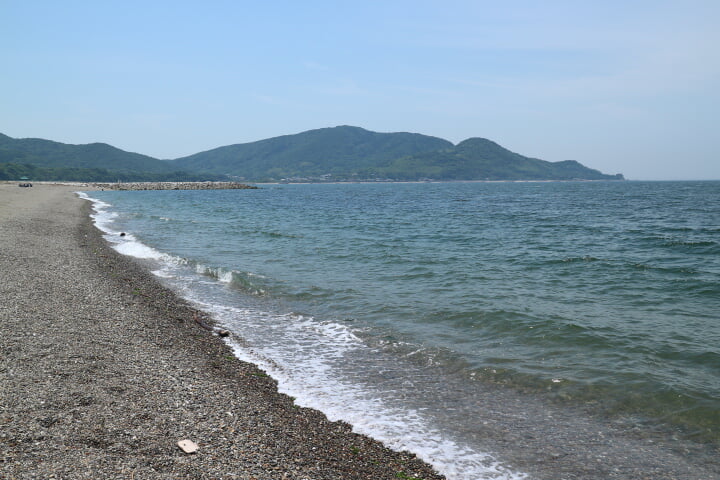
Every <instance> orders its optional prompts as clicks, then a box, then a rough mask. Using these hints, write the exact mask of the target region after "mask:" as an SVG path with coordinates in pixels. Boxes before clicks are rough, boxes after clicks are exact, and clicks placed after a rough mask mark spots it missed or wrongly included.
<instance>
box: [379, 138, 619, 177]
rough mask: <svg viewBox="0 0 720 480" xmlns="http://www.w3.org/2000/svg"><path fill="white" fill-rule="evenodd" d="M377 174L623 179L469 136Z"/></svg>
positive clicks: (395, 162) (386, 168) (398, 163)
mask: <svg viewBox="0 0 720 480" xmlns="http://www.w3.org/2000/svg"><path fill="white" fill-rule="evenodd" d="M377 174H378V175H383V176H387V177H392V178H397V179H399V180H413V179H417V178H421V177H426V178H432V179H436V180H622V179H623V177H622V175H605V174H603V173H600V172H599V171H597V170H593V169H591V168H588V167H585V166H583V165H581V164H580V163H578V162H576V161H574V160H565V161H562V162H548V161H545V160H539V159H536V158H528V157H525V156H522V155H520V154H517V153H514V152H511V151H510V150H507V149H505V148H503V147H501V146H500V145H498V144H497V143H495V142H493V141H491V140H487V139H485V138H470V139H468V140H464V141H462V142H460V143H459V144H458V145H457V146H455V147H452V148H449V149H445V150H441V151H436V152H425V153H421V154H418V155H413V156H410V157H406V158H400V159H397V160H395V161H393V162H392V163H391V164H390V165H388V166H386V167H382V168H379V169H377Z"/></svg>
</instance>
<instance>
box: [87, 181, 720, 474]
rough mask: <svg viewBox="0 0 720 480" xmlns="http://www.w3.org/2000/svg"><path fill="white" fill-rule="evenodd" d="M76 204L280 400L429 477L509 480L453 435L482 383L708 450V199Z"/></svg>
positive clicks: (172, 194)
mask: <svg viewBox="0 0 720 480" xmlns="http://www.w3.org/2000/svg"><path fill="white" fill-rule="evenodd" d="M89 195H90V196H91V197H92V199H93V200H94V202H95V209H96V214H95V219H96V223H97V225H98V226H99V227H100V228H101V229H103V230H104V231H105V232H106V233H107V238H108V240H109V241H111V242H112V243H113V245H114V247H115V248H116V249H117V250H118V251H120V252H122V253H125V254H128V255H133V256H137V257H141V258H145V259H147V260H148V262H149V263H150V266H151V268H152V269H153V271H154V272H155V273H156V274H157V275H158V276H159V277H161V278H162V279H163V281H164V282H166V283H167V284H168V285H169V286H171V287H172V288H174V289H175V290H177V291H178V292H179V293H180V294H181V295H182V296H184V297H186V298H188V299H189V300H191V301H192V302H194V303H195V304H196V305H197V306H198V307H200V308H202V309H204V310H206V311H208V312H210V313H211V314H212V315H213V317H214V318H215V320H216V321H217V322H218V323H220V324H222V325H223V326H224V327H225V328H228V329H230V330H232V331H234V332H235V333H237V334H238V335H239V336H241V337H242V338H243V341H242V342H236V343H233V344H232V346H233V349H234V351H235V352H236V355H237V356H238V357H240V358H241V359H244V360H248V361H251V362H253V363H256V364H258V365H260V366H261V367H262V368H264V369H265V370H266V371H267V372H268V373H269V374H270V375H272V376H273V377H274V378H276V379H277V380H278V382H279V388H280V390H281V391H283V392H285V393H288V394H289V395H292V396H293V397H295V398H296V402H297V403H298V404H300V405H303V406H309V407H313V408H317V409H319V410H321V411H323V412H325V413H326V414H327V415H328V417H329V418H330V419H331V420H344V421H346V422H348V423H350V424H352V425H353V427H354V428H355V430H356V431H358V432H360V433H364V434H367V435H370V436H373V437H375V438H378V439H379V440H381V441H383V442H384V443H385V444H386V445H388V446H390V447H392V448H396V449H408V450H411V451H413V452H415V453H418V455H419V456H420V457H421V458H423V459H425V460H426V461H429V462H430V463H432V464H433V465H435V466H436V467H437V468H438V470H439V471H440V472H441V473H444V474H445V475H447V477H448V478H449V479H453V480H470V479H473V480H475V479H480V478H508V479H514V478H523V477H524V474H523V473H522V472H521V471H516V470H513V469H512V468H511V467H508V466H506V465H504V464H503V463H502V461H501V459H500V458H498V457H497V456H496V455H495V453H494V452H489V451H486V450H485V449H484V447H483V442H482V440H481V436H482V435H481V426H475V425H473V421H472V419H473V418H474V415H475V413H476V412H477V411H478V409H482V408H486V406H484V405H482V404H480V403H479V402H478V400H477V398H478V393H477V392H479V391H480V389H483V388H485V387H487V386H488V385H493V386H497V385H502V386H503V387H502V388H507V389H510V390H512V391H516V392H517V393H518V395H523V394H528V395H530V394H532V395H540V396H542V397H543V398H546V399H547V400H548V401H549V402H554V403H557V404H559V405H569V406H570V405H573V406H582V407H583V408H585V409H587V410H588V411H589V412H591V414H593V415H597V416H598V417H602V418H607V419H609V420H610V421H615V422H621V423H622V422H626V423H629V424H630V423H632V424H633V425H632V426H633V427H634V428H637V427H638V425H639V426H640V428H643V429H647V430H652V431H654V432H660V433H659V434H661V433H662V434H665V433H666V434H667V435H668V436H670V437H673V438H679V439H681V440H682V441H687V442H694V443H699V444H706V445H708V444H709V445H713V444H720V182H527V183H418V184H312V185H262V186H261V188H260V189H258V190H228V191H140V192H115V191H107V192H90V193H89ZM119 232H126V233H127V235H125V236H123V237H120V236H119V235H118V233H119Z"/></svg>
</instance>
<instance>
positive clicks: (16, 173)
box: [0, 133, 225, 181]
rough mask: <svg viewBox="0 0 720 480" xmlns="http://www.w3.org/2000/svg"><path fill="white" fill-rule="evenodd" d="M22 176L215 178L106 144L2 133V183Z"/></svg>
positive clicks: (80, 178)
mask: <svg viewBox="0 0 720 480" xmlns="http://www.w3.org/2000/svg"><path fill="white" fill-rule="evenodd" d="M21 176H26V177H29V178H31V179H33V180H68V181H118V180H122V181H161V180H178V181H193V180H209V179H213V178H208V175H206V174H196V173H187V172H178V171H176V170H175V166H174V165H172V164H170V163H168V162H166V161H163V160H158V159H156V158H153V157H149V156H147V155H141V154H139V153H131V152H126V151H124V150H120V149H119V148H116V147H113V146H112V145H108V144H105V143H89V144H85V145H71V144H66V143H60V142H54V141H51V140H44V139H41V138H17V139H16V138H11V137H8V136H7V135H3V134H1V133H0V180H15V179H17V178H19V177H21ZM212 177H218V176H212ZM220 177H221V178H222V179H224V178H225V177H224V176H219V178H220ZM219 178H218V179H219Z"/></svg>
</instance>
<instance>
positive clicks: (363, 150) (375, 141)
mask: <svg viewBox="0 0 720 480" xmlns="http://www.w3.org/2000/svg"><path fill="white" fill-rule="evenodd" d="M18 175H19V176H28V177H30V178H32V179H35V180H74V181H117V180H122V181H203V180H226V179H228V177H232V178H237V177H240V178H242V179H243V180H245V181H255V182H261V181H290V182H292V181H373V180H374V181H386V180H397V181H416V180H428V179H430V180H622V175H620V174H618V175H605V174H602V173H600V172H599V171H597V170H593V169H590V168H587V167H585V166H583V165H581V164H580V163H578V162H576V161H572V160H567V161H563V162H547V161H544V160H539V159H536V158H529V157H525V156H523V155H520V154H518V153H514V152H511V151H509V150H507V149H505V148H503V147H501V146H500V145H498V144H497V143H495V142H493V141H491V140H487V139H483V138H471V139H468V140H465V141H463V142H460V143H459V144H458V145H453V144H452V143H451V142H449V141H447V140H443V139H441V138H437V137H431V136H427V135H420V134H417V133H406V132H401V133H378V132H371V131H368V130H365V129H362V128H358V127H349V126H341V127H334V128H322V129H317V130H310V131H307V132H302V133H298V134H294V135H283V136H280V137H275V138H269V139H265V140H260V141H257V142H251V143H243V144H236V145H228V146H225V147H219V148H215V149H213V150H208V151H206V152H200V153H196V154H194V155H190V156H188V157H183V158H179V159H175V160H158V159H156V158H152V157H149V156H146V155H141V154H138V153H130V152H125V151H123V150H120V149H118V148H115V147H113V146H111V145H107V144H103V143H92V144H87V145H68V144H64V143H59V142H53V141H50V140H42V139H13V138H10V137H8V136H6V135H2V134H0V179H13V177H17V176H18Z"/></svg>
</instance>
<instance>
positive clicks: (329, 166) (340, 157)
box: [172, 126, 453, 180]
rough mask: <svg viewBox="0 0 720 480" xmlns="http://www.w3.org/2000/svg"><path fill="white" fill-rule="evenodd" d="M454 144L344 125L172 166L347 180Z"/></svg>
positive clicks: (272, 176) (255, 176) (274, 176)
mask: <svg viewBox="0 0 720 480" xmlns="http://www.w3.org/2000/svg"><path fill="white" fill-rule="evenodd" d="M452 146H453V145H452V143H450V142H448V141H447V140H443V139H441V138H437V137H430V136H427V135H420V134H417V133H377V132H370V131H368V130H365V129H362V128H358V127H348V126H342V127H334V128H321V129H318V130H310V131H307V132H303V133H298V134H295V135H284V136H281V137H275V138H269V139H266V140H260V141H257V142H252V143H242V144H237V145H229V146H226V147H220V148H215V149H213V150H208V151H207V152H201V153H196V154H194V155H190V156H189V157H184V158H179V159H176V160H173V161H172V163H174V164H176V165H177V166H178V168H182V169H183V170H198V169H202V170H205V171H209V172H213V173H224V174H229V175H238V176H241V177H245V178H248V179H253V180H262V179H276V180H279V179H282V178H292V177H313V178H319V177H321V176H323V175H332V176H333V177H335V178H341V179H346V178H349V177H351V176H352V174H353V173H358V172H364V171H367V170H368V169H371V168H374V167H377V166H378V165H387V164H388V163H389V162H391V161H393V160H395V159H398V158H402V157H406V156H408V155H413V154H417V153H421V152H427V151H434V150H440V149H444V148H450V147H452Z"/></svg>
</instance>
